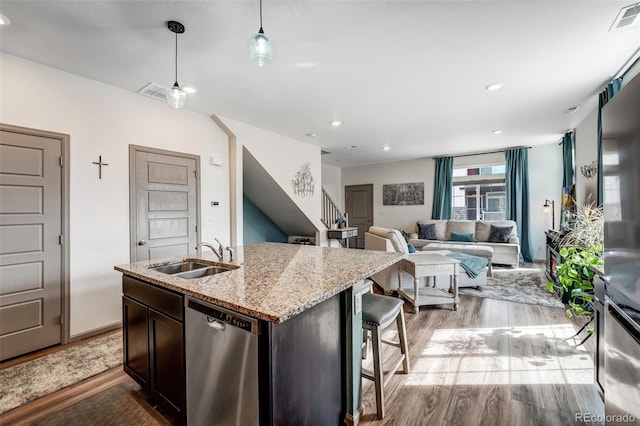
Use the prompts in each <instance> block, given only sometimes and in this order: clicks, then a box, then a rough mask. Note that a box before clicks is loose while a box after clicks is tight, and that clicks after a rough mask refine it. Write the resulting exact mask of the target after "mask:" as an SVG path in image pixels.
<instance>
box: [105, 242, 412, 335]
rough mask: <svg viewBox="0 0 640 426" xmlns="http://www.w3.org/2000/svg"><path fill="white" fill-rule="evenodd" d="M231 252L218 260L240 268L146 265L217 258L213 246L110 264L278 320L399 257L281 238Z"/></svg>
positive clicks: (295, 312)
mask: <svg viewBox="0 0 640 426" xmlns="http://www.w3.org/2000/svg"><path fill="white" fill-rule="evenodd" d="M234 252H235V253H234V261H233V262H223V263H222V264H233V265H236V266H239V268H237V269H234V270H231V271H229V272H223V273H220V274H215V275H210V276H206V277H202V278H195V279H183V278H179V277H175V276H171V275H168V274H163V273H161V272H157V271H153V270H151V269H149V268H150V267H155V266H160V265H163V264H168V263H175V262H180V261H182V260H183V259H187V258H188V259H204V260H207V261H209V262H213V263H218V264H221V262H219V261H218V259H217V257H215V256H214V254H213V253H212V252H210V251H205V252H202V253H201V254H198V255H195V254H194V255H193V256H187V257H184V258H182V257H181V258H172V259H161V260H150V261H143V262H137V263H132V264H124V265H117V266H114V269H115V270H116V271H120V272H122V273H123V274H125V275H129V276H132V277H135V278H140V279H142V280H144V281H148V282H151V283H154V284H157V285H159V286H161V287H164V288H168V289H170V290H174V291H177V292H179V293H182V294H185V295H188V296H193V297H195V298H198V299H201V300H205V301H207V302H210V303H213V304H214V305H218V306H222V307H225V308H228V309H231V310H233V311H236V312H241V313H244V314H246V315H249V316H252V317H254V318H259V319H262V320H266V321H271V322H274V323H282V322H284V321H286V320H287V319H289V318H291V317H293V316H295V315H297V314H298V313H300V312H303V311H305V310H307V309H309V308H311V307H312V306H314V305H317V304H318V303H320V302H322V301H324V300H326V299H328V298H330V297H331V296H333V295H335V294H338V293H340V292H342V291H344V290H346V289H348V288H350V287H351V286H353V285H354V284H356V283H357V282H358V281H360V280H362V279H364V278H367V277H369V276H370V275H372V274H374V273H376V272H379V271H381V270H383V269H385V268H387V267H388V266H390V265H393V264H394V263H396V262H398V261H399V260H400V259H402V254H400V253H389V252H383V251H371V250H354V249H343V248H329V247H318V246H308V245H297V244H280V243H260V244H251V245H247V246H241V247H237V248H236V249H235V250H234Z"/></svg>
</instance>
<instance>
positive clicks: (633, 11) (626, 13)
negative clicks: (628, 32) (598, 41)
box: [609, 3, 640, 31]
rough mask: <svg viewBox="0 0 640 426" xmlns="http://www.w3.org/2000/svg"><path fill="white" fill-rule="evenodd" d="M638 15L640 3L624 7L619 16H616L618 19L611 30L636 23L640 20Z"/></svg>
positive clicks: (639, 13)
mask: <svg viewBox="0 0 640 426" xmlns="http://www.w3.org/2000/svg"><path fill="white" fill-rule="evenodd" d="M638 15H640V3H636V4H632V5H631V6H627V7H623V8H622V9H620V12H619V13H618V16H616V19H615V21H613V25H611V28H609V31H611V30H616V29H618V28H624V27H628V26H630V25H633V24H635V23H636V22H637V21H638Z"/></svg>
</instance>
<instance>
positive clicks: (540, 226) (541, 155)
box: [529, 141, 562, 260]
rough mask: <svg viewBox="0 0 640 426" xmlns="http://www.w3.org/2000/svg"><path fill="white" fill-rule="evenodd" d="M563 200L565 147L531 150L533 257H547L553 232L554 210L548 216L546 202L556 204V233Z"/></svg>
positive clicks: (530, 196)
mask: <svg viewBox="0 0 640 426" xmlns="http://www.w3.org/2000/svg"><path fill="white" fill-rule="evenodd" d="M561 196H562V146H561V145H558V142H557V141H556V142H553V143H550V144H546V145H537V146H534V147H533V148H531V149H530V150H529V210H530V232H531V247H532V249H533V257H534V258H535V259H536V260H544V259H545V257H546V253H545V245H546V236H545V234H544V232H545V231H546V230H547V229H551V209H550V208H549V209H547V211H546V212H545V208H544V207H543V206H544V202H545V200H553V201H554V202H555V222H556V229H558V228H559V226H560V204H561V203H562V201H561Z"/></svg>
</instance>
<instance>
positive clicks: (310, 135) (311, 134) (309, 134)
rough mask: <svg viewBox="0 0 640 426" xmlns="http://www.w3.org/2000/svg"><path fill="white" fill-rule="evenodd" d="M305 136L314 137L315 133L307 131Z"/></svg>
mask: <svg viewBox="0 0 640 426" xmlns="http://www.w3.org/2000/svg"><path fill="white" fill-rule="evenodd" d="M305 136H307V137H308V138H315V137H316V134H315V133H307V134H306V135H305Z"/></svg>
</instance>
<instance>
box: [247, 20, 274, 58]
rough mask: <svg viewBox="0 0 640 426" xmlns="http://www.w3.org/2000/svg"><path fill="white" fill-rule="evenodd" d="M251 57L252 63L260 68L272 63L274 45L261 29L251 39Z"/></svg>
mask: <svg viewBox="0 0 640 426" xmlns="http://www.w3.org/2000/svg"><path fill="white" fill-rule="evenodd" d="M249 57H250V58H251V62H253V63H254V64H256V65H257V66H259V67H264V66H266V65H269V64H270V63H271V59H273V44H272V43H271V40H270V39H269V37H267V36H266V35H265V33H264V31H263V30H262V27H260V31H258V32H257V33H255V34H254V35H252V36H251V37H249Z"/></svg>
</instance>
